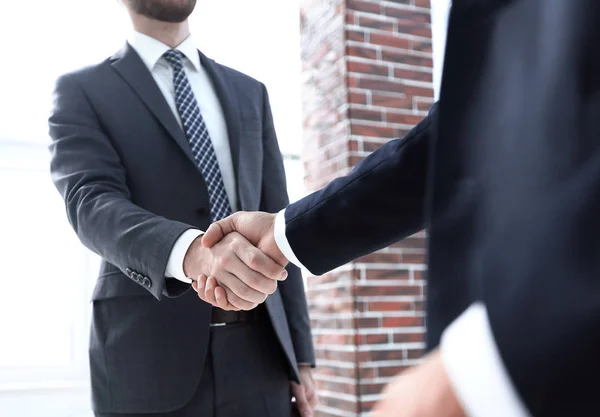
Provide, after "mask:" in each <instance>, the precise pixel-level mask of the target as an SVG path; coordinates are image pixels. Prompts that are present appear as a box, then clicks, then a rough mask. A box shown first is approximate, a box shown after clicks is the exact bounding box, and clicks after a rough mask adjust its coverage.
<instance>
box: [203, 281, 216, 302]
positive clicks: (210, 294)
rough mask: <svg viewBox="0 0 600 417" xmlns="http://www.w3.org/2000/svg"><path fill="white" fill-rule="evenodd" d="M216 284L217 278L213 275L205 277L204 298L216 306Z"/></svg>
mask: <svg viewBox="0 0 600 417" xmlns="http://www.w3.org/2000/svg"><path fill="white" fill-rule="evenodd" d="M216 286H217V280H216V279H215V278H214V277H208V278H207V279H206V288H205V289H204V300H205V301H206V302H207V303H209V304H212V305H213V306H215V307H217V300H216V298H215V287H216Z"/></svg>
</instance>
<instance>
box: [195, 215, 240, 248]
mask: <svg viewBox="0 0 600 417" xmlns="http://www.w3.org/2000/svg"><path fill="white" fill-rule="evenodd" d="M236 217H237V213H234V214H232V215H231V216H229V217H227V218H225V219H223V220H219V221H218V222H215V223H213V224H211V225H210V227H209V228H208V230H207V231H206V232H205V233H204V236H202V246H204V247H205V248H211V247H213V245H214V244H215V243H218V242H220V241H221V239H223V238H224V237H225V236H227V235H228V234H229V233H231V232H234V231H235V221H234V220H235V218H236Z"/></svg>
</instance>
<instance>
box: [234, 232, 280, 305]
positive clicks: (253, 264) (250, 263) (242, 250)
mask: <svg viewBox="0 0 600 417" xmlns="http://www.w3.org/2000/svg"><path fill="white" fill-rule="evenodd" d="M238 242H239V243H237V244H236V245H235V246H234V250H235V254H236V255H237V256H238V258H239V259H240V260H241V261H242V262H243V263H244V264H245V265H246V266H247V267H248V268H250V269H251V270H252V272H253V273H252V274H251V275H248V278H249V279H250V278H253V280H252V282H247V281H246V280H244V282H246V284H247V285H249V286H250V287H252V288H254V289H256V290H258V291H261V292H262V293H265V294H272V293H273V291H275V289H276V288H277V286H275V287H273V286H272V283H270V284H269V283H263V281H264V280H263V279H261V278H262V277H265V278H269V279H271V280H276V281H283V280H285V279H286V278H287V276H288V273H287V270H286V269H285V268H284V267H282V266H281V265H279V264H278V263H277V262H275V261H274V260H273V259H271V258H269V257H268V256H267V255H265V254H264V253H263V252H262V251H261V250H259V249H258V248H256V247H255V246H254V245H252V244H251V243H250V242H248V241H247V240H246V239H245V238H243V237H242V236H240V237H239V239H238ZM240 272H241V271H240ZM236 275H237V276H238V277H242V276H245V275H239V274H236ZM253 284H256V285H265V287H258V288H257V287H256V286H254V285H253ZM271 287H273V288H272V291H271V292H268V293H267V292H265V291H263V289H265V290H267V289H268V288H271Z"/></svg>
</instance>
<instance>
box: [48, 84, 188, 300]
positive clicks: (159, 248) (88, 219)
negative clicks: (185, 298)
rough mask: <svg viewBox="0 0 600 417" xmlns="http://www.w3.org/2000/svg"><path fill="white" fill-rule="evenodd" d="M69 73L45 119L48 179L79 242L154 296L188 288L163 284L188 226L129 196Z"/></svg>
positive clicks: (120, 170) (112, 154)
mask: <svg viewBox="0 0 600 417" xmlns="http://www.w3.org/2000/svg"><path fill="white" fill-rule="evenodd" d="M73 78H74V77H73V76H72V75H65V76H63V77H61V78H60V79H59V80H58V82H57V84H56V90H55V94H54V107H53V111H52V114H51V116H50V119H49V126H50V136H51V138H52V143H51V145H50V151H51V155H52V161H51V167H50V169H51V173H52V180H53V181H54V184H55V185H56V187H57V188H58V190H59V192H60V193H61V195H62V197H63V199H64V200H65V204H66V209H67V216H68V218H69V222H70V223H71V225H72V227H73V229H74V230H75V232H76V233H77V236H78V237H79V239H80V240H81V242H82V243H83V244H84V245H85V246H86V247H88V248H89V249H91V250H92V251H93V252H95V253H97V254H98V255H100V256H102V257H103V258H104V259H106V260H107V261H108V262H110V263H112V264H113V265H115V266H117V267H118V268H119V269H120V270H121V271H123V272H124V273H126V275H128V276H129V277H130V278H132V279H133V280H134V281H135V282H137V283H138V284H140V285H142V286H144V287H145V288H147V289H148V291H149V292H150V293H152V295H153V296H154V297H156V298H157V299H160V298H161V296H162V295H163V294H164V295H177V293H180V292H182V291H183V290H184V287H189V286H187V285H185V284H183V283H181V285H178V284H176V285H174V286H173V287H172V288H171V291H172V292H169V291H167V289H166V288H165V278H164V275H165V270H166V266H167V262H168V258H169V255H170V252H171V249H172V247H173V245H174V244H175V241H176V240H177V238H178V237H179V236H180V235H181V234H182V233H183V232H184V231H185V230H187V229H189V228H190V226H189V225H186V224H183V223H179V222H175V221H171V220H167V219H165V218H163V217H159V216H156V215H154V214H152V213H150V212H148V211H146V210H144V209H142V208H140V207H138V206H136V205H135V204H133V203H132V202H131V201H130V192H129V189H128V188H127V179H126V177H127V175H126V172H125V169H124V167H123V165H122V164H121V162H120V158H119V155H118V153H117V151H116V150H115V148H114V146H113V145H112V143H111V141H110V139H109V137H108V136H107V135H106V134H105V133H104V132H103V128H102V126H101V124H100V121H99V118H98V116H97V115H96V114H95V112H94V109H93V107H92V105H91V103H90V102H89V100H88V99H87V97H86V96H85V93H84V91H83V89H82V88H81V87H80V85H79V84H77V83H76V81H75V80H74V79H73Z"/></svg>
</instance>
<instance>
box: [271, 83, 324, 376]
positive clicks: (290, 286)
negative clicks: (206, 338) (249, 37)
mask: <svg viewBox="0 0 600 417" xmlns="http://www.w3.org/2000/svg"><path fill="white" fill-rule="evenodd" d="M262 90H263V103H264V109H263V118H264V119H263V141H264V143H263V147H264V148H263V149H264V165H263V186H262V196H261V210H262V211H267V212H271V213H275V212H277V211H279V210H281V209H283V208H284V207H286V206H287V205H288V203H289V200H288V194H287V186H286V179H285V170H284V166H283V159H282V157H281V152H280V150H279V145H278V143H277V136H276V134H275V128H274V125H273V116H272V114H271V106H270V104H269V98H268V94H267V90H266V88H265V87H264V85H263V86H262ZM287 270H288V278H287V279H286V280H285V281H282V282H281V283H280V284H279V291H280V293H281V297H282V299H283V307H284V309H285V314H286V316H287V320H288V324H289V328H290V332H291V337H292V343H293V344H294V351H295V353H296V359H297V360H298V363H299V364H302V363H305V364H310V365H313V366H314V365H315V363H316V361H315V352H314V346H313V342H312V333H311V330H310V319H309V316H308V307H307V304H306V294H305V292H304V282H303V280H302V274H301V273H300V269H299V268H298V267H296V266H294V265H292V264H290V265H288V267H287Z"/></svg>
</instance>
